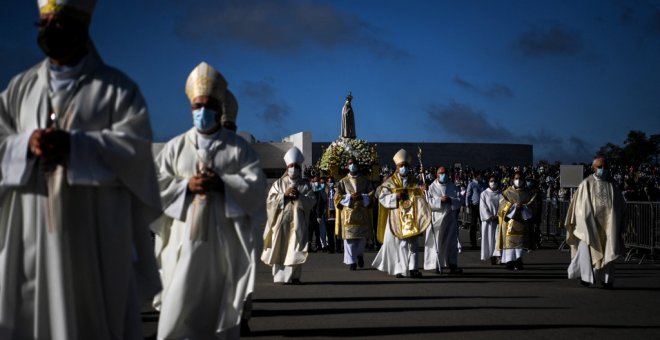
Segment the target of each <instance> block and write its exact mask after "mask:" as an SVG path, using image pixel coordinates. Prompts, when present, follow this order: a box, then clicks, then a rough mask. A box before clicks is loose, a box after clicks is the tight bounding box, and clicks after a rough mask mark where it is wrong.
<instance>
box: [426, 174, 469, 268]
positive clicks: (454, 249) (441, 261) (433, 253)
mask: <svg viewBox="0 0 660 340" xmlns="http://www.w3.org/2000/svg"><path fill="white" fill-rule="evenodd" d="M436 175H437V178H436V180H435V181H433V183H432V184H431V185H430V186H429V189H428V191H427V192H426V200H427V201H428V203H429V206H431V212H432V218H433V219H432V221H433V222H432V223H433V224H432V225H431V227H430V228H428V229H427V230H426V236H425V240H424V269H426V270H435V271H436V273H438V274H440V273H442V268H443V267H445V268H449V273H450V274H460V273H462V272H463V270H462V269H461V268H458V242H456V239H457V238H458V221H457V220H456V213H455V211H456V210H458V209H459V208H460V199H459V193H458V189H457V188H456V186H455V185H454V183H452V182H451V180H450V178H449V174H448V173H447V169H446V168H445V167H444V166H440V167H438V170H437V172H436Z"/></svg>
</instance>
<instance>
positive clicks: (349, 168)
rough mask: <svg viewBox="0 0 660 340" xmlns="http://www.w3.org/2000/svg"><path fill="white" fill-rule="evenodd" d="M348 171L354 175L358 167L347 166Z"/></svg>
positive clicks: (355, 165)
mask: <svg viewBox="0 0 660 340" xmlns="http://www.w3.org/2000/svg"><path fill="white" fill-rule="evenodd" d="M348 171H350V172H351V173H352V174H355V173H356V172H358V166H357V164H355V163H351V164H349V165H348Z"/></svg>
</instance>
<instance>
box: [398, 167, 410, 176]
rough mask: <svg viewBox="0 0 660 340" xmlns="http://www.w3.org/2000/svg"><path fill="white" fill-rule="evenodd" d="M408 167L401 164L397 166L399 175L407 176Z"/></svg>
mask: <svg viewBox="0 0 660 340" xmlns="http://www.w3.org/2000/svg"><path fill="white" fill-rule="evenodd" d="M408 171H409V170H408V167H407V166H402V167H400V168H399V175H401V176H408Z"/></svg>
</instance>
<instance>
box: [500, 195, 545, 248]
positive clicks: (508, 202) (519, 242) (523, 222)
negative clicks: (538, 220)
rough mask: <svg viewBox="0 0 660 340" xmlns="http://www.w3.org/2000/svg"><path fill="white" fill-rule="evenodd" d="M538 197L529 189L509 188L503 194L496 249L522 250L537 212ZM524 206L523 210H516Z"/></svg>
mask: <svg viewBox="0 0 660 340" xmlns="http://www.w3.org/2000/svg"><path fill="white" fill-rule="evenodd" d="M535 197H536V195H534V194H533V193H531V192H530V191H529V190H527V189H516V188H514V187H513V186H510V187H508V188H507V189H506V190H504V191H503V192H502V198H501V200H500V207H499V211H498V213H497V216H498V217H499V221H500V225H501V226H502V227H501V228H500V229H499V234H498V235H497V239H496V241H495V242H496V249H498V250H503V249H522V248H523V247H524V245H525V241H526V239H527V234H528V232H529V226H530V224H531V221H532V217H533V216H534V214H536V213H537V212H536V211H534V210H533V208H534V207H535V205H533V204H532V203H533V201H534V198H535ZM516 204H522V205H523V206H522V207H521V208H515V205H516Z"/></svg>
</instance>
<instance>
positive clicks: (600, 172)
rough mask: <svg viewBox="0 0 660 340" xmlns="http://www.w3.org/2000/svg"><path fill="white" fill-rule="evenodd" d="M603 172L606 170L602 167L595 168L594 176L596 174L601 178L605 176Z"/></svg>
mask: <svg viewBox="0 0 660 340" xmlns="http://www.w3.org/2000/svg"><path fill="white" fill-rule="evenodd" d="M605 173H606V171H605V169H604V168H596V176H598V178H603V176H605Z"/></svg>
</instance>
